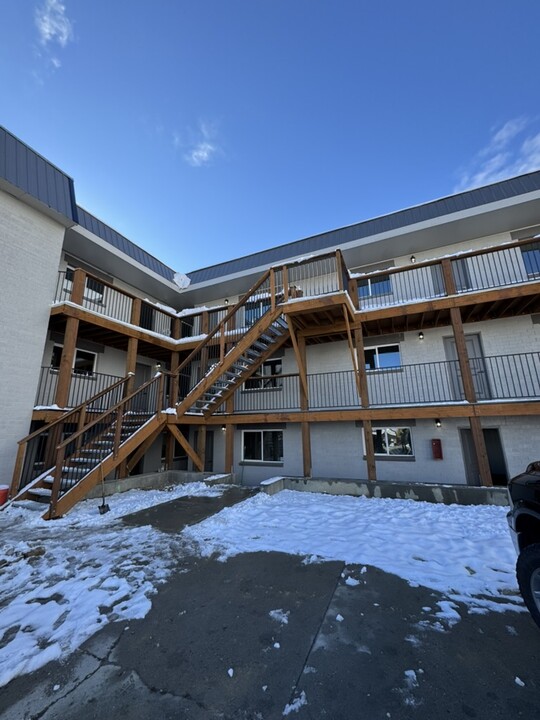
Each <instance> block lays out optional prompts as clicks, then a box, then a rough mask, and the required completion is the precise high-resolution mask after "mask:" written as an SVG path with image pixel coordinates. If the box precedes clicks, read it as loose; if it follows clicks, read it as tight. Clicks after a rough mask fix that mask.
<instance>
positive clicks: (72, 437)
mask: <svg viewBox="0 0 540 720" xmlns="http://www.w3.org/2000/svg"><path fill="white" fill-rule="evenodd" d="M160 376H163V373H162V372H159V373H156V374H155V375H154V377H153V378H150V380H147V381H146V382H145V383H144V384H143V385H139V387H138V388H137V389H136V390H135V391H134V392H132V393H131V395H127V396H126V397H125V398H122V400H120V402H118V403H116V405H113V406H112V407H110V408H108V409H107V410H105V412H104V413H102V414H101V415H98V417H96V418H94V419H93V420H91V421H90V422H89V423H88V424H87V425H85V426H84V427H83V428H81V430H78V431H77V432H76V433H74V434H73V435H70V436H69V437H68V438H67V439H66V440H64V441H63V442H61V443H60V444H59V445H57V446H56V449H57V450H58V449H59V448H62V447H65V446H67V445H69V443H71V442H73V441H74V440H77V439H78V438H79V437H80V436H81V435H82V434H83V433H84V432H86V430H89V429H90V428H91V427H93V426H94V425H97V423H99V422H102V421H103V420H104V418H105V417H106V416H107V415H110V414H111V413H112V412H113V411H115V410H118V408H120V406H121V405H125V404H126V403H127V402H128V401H129V400H132V399H133V398H134V397H135V396H136V395H138V394H139V393H141V391H142V390H146V388H148V387H150V385H151V384H152V383H153V382H154V381H155V380H157V379H158V378H159V377H160ZM156 412H158V411H157V410H156Z"/></svg>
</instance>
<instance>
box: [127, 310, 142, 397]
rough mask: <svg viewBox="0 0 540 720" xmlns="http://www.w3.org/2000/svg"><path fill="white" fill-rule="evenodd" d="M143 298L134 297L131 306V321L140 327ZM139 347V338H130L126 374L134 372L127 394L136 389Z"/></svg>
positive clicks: (128, 382)
mask: <svg viewBox="0 0 540 720" xmlns="http://www.w3.org/2000/svg"><path fill="white" fill-rule="evenodd" d="M141 304H142V302H141V299H140V298H133V304H132V306H131V318H130V322H131V324H132V325H136V326H137V327H139V325H140V322H141ZM138 347H139V341H138V339H137V338H132V337H130V338H128V346H127V353H126V375H127V374H128V373H133V375H132V376H131V377H130V378H129V380H128V381H127V383H126V390H125V396H126V397H127V396H128V395H131V393H132V392H133V391H134V390H135V369H136V367H137V351H138Z"/></svg>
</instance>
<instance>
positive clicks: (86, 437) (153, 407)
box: [44, 373, 165, 519]
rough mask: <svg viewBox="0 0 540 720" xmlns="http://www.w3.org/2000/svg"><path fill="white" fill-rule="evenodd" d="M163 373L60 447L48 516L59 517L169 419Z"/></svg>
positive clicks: (46, 516)
mask: <svg viewBox="0 0 540 720" xmlns="http://www.w3.org/2000/svg"><path fill="white" fill-rule="evenodd" d="M163 406H164V375H163V374H162V373H158V374H157V375H156V376H155V377H153V378H152V379H151V380H149V381H148V382H146V383H144V385H141V386H140V387H139V388H137V390H136V391H135V392H133V393H131V394H130V395H128V396H127V397H125V398H124V399H123V400H121V401H120V402H118V403H117V404H116V405H114V406H113V407H111V408H110V409H109V410H107V411H106V412H105V413H103V414H102V415H100V416H99V417H97V418H95V419H94V420H92V421H91V422H90V423H88V424H87V425H85V427H84V428H82V429H81V430H79V431H78V432H76V433H74V434H73V435H71V436H70V437H69V438H67V439H66V440H64V441H63V442H61V443H59V445H58V446H57V448H56V457H55V463H54V474H53V476H52V486H51V488H50V503H49V509H48V511H47V513H45V515H44V517H45V518H46V519H53V518H55V517H60V516H61V515H63V514H64V513H65V512H67V511H68V510H70V509H71V508H72V507H73V506H74V505H75V504H76V503H77V502H78V501H79V500H81V499H82V498H83V497H84V496H85V495H86V494H87V493H88V492H89V490H91V489H92V488H93V487H94V486H95V485H96V484H97V483H98V482H99V481H100V480H101V478H102V477H105V476H106V475H108V474H109V473H110V472H111V471H112V470H114V469H115V468H116V467H117V466H118V465H119V464H120V463H121V462H122V461H123V460H125V459H126V458H127V456H128V455H129V454H130V453H131V452H133V451H134V450H136V449H137V447H138V446H139V445H140V443H142V442H143V441H144V440H145V439H146V438H147V437H148V435H149V434H151V433H154V432H155V431H156V430H157V429H158V427H159V426H160V425H163V424H164V423H165V416H164V415H162V414H161V410H162V409H163Z"/></svg>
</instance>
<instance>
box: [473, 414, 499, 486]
mask: <svg viewBox="0 0 540 720" xmlns="http://www.w3.org/2000/svg"><path fill="white" fill-rule="evenodd" d="M469 424H470V426H471V434H472V439H473V444H474V449H475V452H476V461H477V463H478V471H479V473H480V484H481V485H484V486H486V487H491V486H492V485H493V480H492V478H491V470H490V467H489V460H488V455H487V449H486V441H485V438H484V431H483V430H482V423H481V421H480V418H478V417H471V418H469Z"/></svg>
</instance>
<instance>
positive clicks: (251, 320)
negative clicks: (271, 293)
mask: <svg viewBox="0 0 540 720" xmlns="http://www.w3.org/2000/svg"><path fill="white" fill-rule="evenodd" d="M269 309H270V297H263V298H260V299H259V300H252V301H251V302H247V303H246V306H245V323H246V327H251V325H255V323H256V322H257V320H258V319H259V318H261V317H262V316H263V315H264V313H265V312H266V311H267V310H269Z"/></svg>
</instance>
